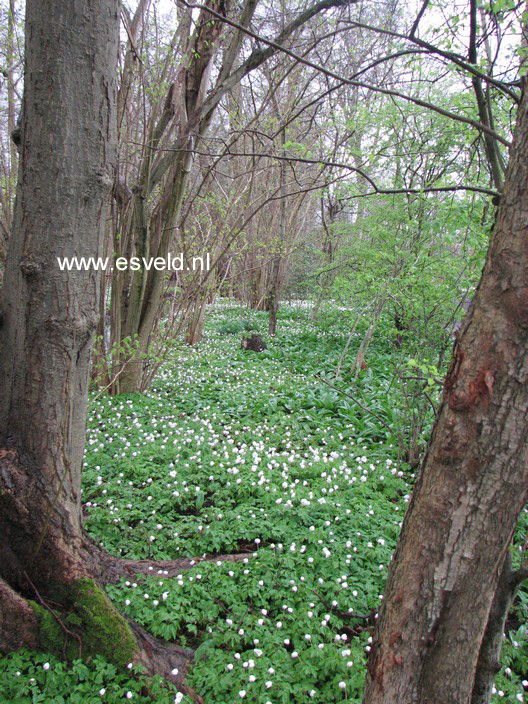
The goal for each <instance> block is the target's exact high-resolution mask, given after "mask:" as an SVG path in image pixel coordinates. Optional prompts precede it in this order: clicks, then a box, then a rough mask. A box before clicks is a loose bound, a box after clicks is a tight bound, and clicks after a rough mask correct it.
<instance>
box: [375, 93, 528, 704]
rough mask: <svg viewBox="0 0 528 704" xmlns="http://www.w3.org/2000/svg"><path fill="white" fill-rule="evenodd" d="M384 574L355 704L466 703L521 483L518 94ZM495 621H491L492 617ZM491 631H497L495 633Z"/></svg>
mask: <svg viewBox="0 0 528 704" xmlns="http://www.w3.org/2000/svg"><path fill="white" fill-rule="evenodd" d="M524 88H525V90H524V96H523V99H522V102H521V105H520V108H519V113H518V119H517V128H516V131H515V136H514V141H513V146H512V150H511V155H510V162H509V165H508V169H507V172H506V178H505V185H504V192H503V195H502V198H501V203H500V207H499V210H498V214H497V219H496V223H495V227H494V231H493V236H492V240H491V244H490V248H489V252H488V255H487V259H486V263H485V266H484V270H483V274H482V278H481V281H480V284H479V287H478V290H477V294H476V298H475V305H474V307H473V310H472V312H471V313H470V315H469V319H468V320H466V321H465V323H464V325H463V328H462V330H461V334H460V336H459V338H458V340H457V342H456V344H455V349H454V354H453V361H452V364H451V368H450V370H449V372H448V374H447V377H446V380H445V384H444V396H443V403H442V406H441V409H440V412H439V415H438V418H437V421H436V423H435V426H434V428H433V433H432V438H431V441H430V445H429V449H428V453H427V456H426V458H425V460H424V465H423V468H422V471H421V475H420V477H419V479H418V481H417V485H416V488H415V491H414V494H413V498H412V500H411V504H410V506H409V510H408V512H407V515H406V517H405V520H404V524H403V529H402V534H401V538H400V542H399V545H398V548H397V550H396V552H395V555H394V558H393V562H392V564H391V568H390V571H389V577H388V582H387V587H386V591H385V596H384V601H383V607H382V609H381V612H380V618H379V625H378V630H377V634H376V637H375V640H374V644H373V647H372V651H371V654H370V658H369V663H368V675H367V683H366V692H365V699H364V701H365V703H366V704H374V703H375V704H382V703H383V704H394V703H395V702H405V704H413V703H415V702H420V703H421V704H425V703H427V704H451V703H452V702H457V704H467V703H468V702H470V701H471V697H472V692H473V688H474V683H475V679H476V672H477V667H478V659H479V653H480V651H481V645H482V642H483V638H484V634H485V631H486V625H487V624H488V619H489V616H490V611H491V607H492V604H493V600H494V596H495V593H496V590H497V586H498V582H499V577H500V575H501V572H502V569H503V565H504V562H505V558H506V556H507V553H508V549H509V545H510V543H511V539H512V535H513V532H514V529H515V524H516V521H517V518H518V515H519V513H520V511H521V509H522V507H523V505H524V504H525V503H526V498H527V486H528V444H527V442H526V421H527V415H528V357H527V355H526V350H527V345H528V307H527V305H526V301H527V300H528V95H527V92H526V84H525V85H524ZM498 622H500V619H498ZM500 627H501V626H500V625H499V628H500Z"/></svg>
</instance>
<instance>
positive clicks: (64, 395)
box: [0, 0, 118, 586]
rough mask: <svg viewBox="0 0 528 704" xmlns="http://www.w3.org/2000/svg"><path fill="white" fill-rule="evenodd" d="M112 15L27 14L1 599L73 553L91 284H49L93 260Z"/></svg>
mask: <svg viewBox="0 0 528 704" xmlns="http://www.w3.org/2000/svg"><path fill="white" fill-rule="evenodd" d="M117 15H118V2H117V0H97V1H94V2H92V3H90V4H89V5H86V3H85V2H83V1H82V0H75V1H72V2H68V3H64V2H62V1H61V0H54V1H53V2H49V3H42V2H38V0H32V1H31V0H30V1H29V2H27V4H26V66H25V92H24V101H23V107H22V121H21V145H20V158H21V169H20V178H19V185H18V191H17V202H16V207H15V220H14V232H13V236H12V238H11V242H10V248H9V252H8V260H7V266H6V274H5V280H4V286H3V290H2V313H3V327H2V330H1V333H0V384H1V386H2V393H1V400H0V445H2V446H4V447H7V448H9V452H8V453H6V452H4V453H3V455H2V460H1V462H2V464H1V474H0V478H1V485H0V486H1V492H0V495H1V499H0V500H1V503H2V510H1V512H0V530H1V531H2V534H3V536H4V538H6V537H7V538H8V539H7V540H6V539H4V540H3V542H2V546H1V548H0V553H1V559H0V564H1V568H0V575H1V576H2V577H4V578H5V579H6V580H7V581H8V582H9V583H10V584H11V585H12V586H21V581H23V577H22V575H23V573H24V571H28V572H32V573H34V574H35V575H37V574H38V575H39V581H41V580H47V579H48V577H49V576H50V575H54V577H55V578H58V579H60V578H62V577H65V578H66V577H68V578H70V579H71V578H72V577H74V576H75V572H76V569H75V567H74V565H75V564H76V563H78V561H79V560H78V557H77V553H78V548H79V543H80V542H82V541H83V538H82V533H81V518H80V487H81V464H82V458H83V451H84V434H85V421H86V408H87V404H86V399H87V382H88V368H89V364H90V353H91V345H92V333H93V331H94V329H95V325H96V321H97V297H98V288H99V286H98V273H97V272H96V271H93V270H92V271H71V272H67V271H61V270H60V268H59V266H58V263H57V257H71V256H78V257H80V256H86V257H89V256H93V255H95V254H96V253H98V252H100V248H101V242H102V226H103V222H104V202H105V200H106V196H107V194H108V193H109V190H110V187H111V185H112V182H113V169H114V151H115V134H114V132H115V130H114V121H115V120H114V103H115V70H116V55H117ZM14 487H18V488H22V487H24V488H25V489H26V490H27V491H28V493H27V494H23V495H20V494H19V495H16V494H14V493H12V489H13V488H14ZM22 498H23V505H20V504H19V503H18V502H19V501H20V500H21V499H22ZM20 512H25V514H24V515H22V514H21V513H20ZM17 516H18V518H17ZM37 571H38V572H37Z"/></svg>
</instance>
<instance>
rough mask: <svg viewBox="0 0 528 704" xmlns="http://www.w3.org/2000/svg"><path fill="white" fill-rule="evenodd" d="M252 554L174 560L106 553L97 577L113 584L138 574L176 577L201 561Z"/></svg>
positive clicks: (220, 559) (103, 581) (238, 559)
mask: <svg viewBox="0 0 528 704" xmlns="http://www.w3.org/2000/svg"><path fill="white" fill-rule="evenodd" d="M253 555H255V552H244V553H235V554H233V555H210V556H207V557H194V558H178V559H176V560H127V559H124V558H119V557H112V556H110V555H106V556H105V558H104V562H103V564H102V568H103V569H102V570H101V574H100V575H98V579H99V580H100V581H101V583H103V584H114V583H115V582H117V581H118V580H119V579H121V578H122V577H134V576H135V575H138V574H145V575H163V576H164V577H176V575H178V574H181V572H186V571H187V570H190V569H192V568H193V567H196V565H198V564H200V563H202V562H241V561H242V560H245V559H248V558H249V557H251V556H253Z"/></svg>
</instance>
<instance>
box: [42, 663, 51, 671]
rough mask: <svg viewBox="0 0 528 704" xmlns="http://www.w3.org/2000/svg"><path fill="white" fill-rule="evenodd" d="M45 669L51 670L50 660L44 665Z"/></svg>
mask: <svg viewBox="0 0 528 704" xmlns="http://www.w3.org/2000/svg"><path fill="white" fill-rule="evenodd" d="M42 669H43V670H49V669H50V664H49V662H45V663H44V665H42Z"/></svg>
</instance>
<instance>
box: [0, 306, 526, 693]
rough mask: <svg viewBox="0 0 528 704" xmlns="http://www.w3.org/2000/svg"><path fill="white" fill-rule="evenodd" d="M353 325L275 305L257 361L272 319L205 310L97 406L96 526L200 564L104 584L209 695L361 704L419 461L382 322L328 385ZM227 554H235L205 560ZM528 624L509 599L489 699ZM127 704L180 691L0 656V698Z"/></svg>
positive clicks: (84, 665) (88, 481) (136, 546)
mask: <svg viewBox="0 0 528 704" xmlns="http://www.w3.org/2000/svg"><path fill="white" fill-rule="evenodd" d="M354 316H355V311H348V310H346V309H344V310H343V309H341V310H339V309H337V308H336V307H330V308H329V309H328V310H327V311H326V312H325V313H324V314H322V315H321V316H320V317H319V318H318V319H317V321H316V322H311V317H310V310H309V308H306V307H303V306H300V305H291V306H286V307H285V308H284V309H283V310H282V311H281V314H280V316H279V325H280V328H279V334H278V336H277V337H276V338H274V339H267V344H268V349H267V350H266V351H264V352H262V353H258V354H256V353H250V352H245V351H244V350H241V349H240V337H241V335H242V334H244V333H245V331H249V330H256V331H257V332H260V333H264V332H265V330H266V322H267V321H266V316H265V315H264V314H261V313H254V312H248V311H247V310H243V311H242V312H241V311H240V310H239V308H238V307H237V306H235V305H230V304H228V303H226V304H224V305H218V306H216V307H213V308H212V310H211V312H210V315H209V318H208V323H207V328H206V332H205V336H204V339H203V341H202V342H201V343H200V345H199V346H198V347H196V348H190V347H189V348H185V349H184V350H183V351H182V348H181V347H179V348H178V349H177V350H176V351H175V352H174V355H173V356H172V357H171V358H169V359H168V360H167V362H166V364H165V366H164V367H163V368H162V369H161V371H160V373H159V375H158V377H157V379H156V381H155V383H154V384H153V386H152V388H151V389H150V390H149V392H148V393H146V394H144V395H140V394H132V395H129V396H119V397H107V396H104V395H97V396H96V395H95V394H94V396H93V398H92V403H91V406H90V417H89V425H88V435H87V449H86V457H85V468H84V474H83V510H84V520H85V526H86V528H87V530H88V531H89V533H90V534H91V535H92V536H93V537H94V538H95V539H96V540H97V541H99V542H100V543H101V544H103V545H104V547H105V548H106V549H107V550H109V551H110V552H112V553H114V554H116V555H120V556H123V557H129V558H147V557H149V558H156V559H168V558H173V557H180V556H182V557H183V556H196V557H201V556H207V557H208V558H210V559H209V560H208V561H205V562H200V563H198V564H197V565H196V567H195V568H194V569H192V570H190V571H189V572H184V573H182V574H181V575H180V576H178V577H177V578H171V579H168V578H166V577H165V576H164V575H163V573H153V574H152V575H151V576H149V577H138V578H137V579H135V580H132V579H129V580H126V581H125V580H123V581H121V582H120V583H119V584H117V585H113V586H109V587H108V593H109V596H110V597H111V599H112V600H113V601H114V603H115V604H116V605H117V606H118V608H119V609H120V610H121V611H122V612H123V613H124V614H125V615H126V616H128V617H130V618H131V619H133V620H134V621H136V622H137V623H139V624H141V625H143V626H144V627H145V628H147V629H148V630H149V631H150V632H151V633H153V634H154V635H156V636H159V637H161V638H164V639H167V640H175V641H177V642H178V643H180V644H181V645H184V646H190V647H192V648H194V649H196V658H195V662H194V664H193V666H192V668H191V671H190V675H189V678H188V683H189V684H190V686H192V687H193V688H194V689H195V690H196V691H197V692H199V693H200V695H201V696H202V697H203V700H204V702H206V704H230V703H232V702H237V701H247V702H255V703H258V704H266V703H267V702H271V703H272V704H282V703H285V702H295V703H296V704H297V703H298V704H303V703H304V702H319V704H328V703H329V702H339V701H348V702H360V701H361V699H362V687H363V680H364V673H365V667H366V658H367V656H368V652H369V648H370V645H369V643H370V630H369V629H370V628H371V626H372V624H373V623H374V622H375V618H376V612H377V608H378V606H379V603H380V599H381V594H382V593H383V586H384V579H385V576H386V573H387V566H388V563H389V561H390V557H391V554H392V551H393V550H394V547H395V545H396V541H397V538H398V533H399V528H400V525H401V521H402V518H403V514H404V512H405V509H406V505H407V501H408V499H409V495H410V493H411V491H412V486H413V481H414V478H415V476H414V474H415V468H414V467H410V466H409V465H407V464H406V463H405V461H404V460H403V458H402V456H401V452H400V447H399V446H398V442H397V433H396V432H395V430H394V429H395V428H397V427H399V425H398V424H399V423H401V422H402V417H403V416H402V406H401V401H400V399H399V393H400V392H399V388H398V386H397V384H395V383H394V379H393V378H392V376H391V372H390V362H391V358H392V356H393V350H392V347H391V342H390V337H389V333H388V331H389V329H390V324H389V322H387V321H386V322H383V321H382V323H381V324H380V326H379V328H378V330H377V332H376V334H375V337H374V339H373V341H372V344H371V347H370V350H369V355H368V369H366V370H364V371H363V372H362V373H361V375H360V377H359V378H358V380H357V381H356V382H354V381H353V374H352V372H351V367H352V361H353V358H354V343H352V345H351V351H350V354H349V357H350V359H349V360H348V358H347V360H348V361H345V363H344V365H343V368H342V372H341V374H340V376H339V379H335V378H334V372H335V368H336V366H337V363H338V360H339V357H340V355H341V352H342V350H343V348H344V346H345V344H346V342H347V338H348V334H349V330H350V329H351V324H350V323H351V320H352V319H353V318H354ZM366 324H367V323H365V325H366ZM363 332H364V329H363V328H362V327H361V325H360V326H358V328H357V333H356V334H357V342H356V344H355V347H356V348H357V346H358V345H359V342H360V340H361V336H362V334H363ZM325 382H328V383H331V384H332V386H329V385H328V383H325ZM332 387H336V388H339V389H343V390H345V391H347V393H348V394H349V395H348V396H346V395H344V394H342V393H340V392H339V391H337V390H336V388H332ZM431 393H433V392H431ZM352 397H353V398H352ZM353 399H356V401H355V400H353ZM357 401H359V403H360V404H361V405H359V404H358V403H357ZM431 412H432V411H431ZM425 440H426V437H425V436H424V438H423V441H424V442H425ZM525 518H526V514H525V516H524V518H523V520H522V521H521V524H520V526H519V528H518V535H517V537H516V550H515V553H514V557H515V556H518V554H519V552H520V551H519V549H518V548H520V547H522V545H523V542H524V536H525V533H526V520H525ZM235 552H236V553H244V552H245V553H247V558H246V559H244V560H243V561H241V562H237V563H230V562H217V561H216V560H215V559H214V556H215V555H222V554H225V553H235ZM527 616H528V602H527V599H526V595H525V594H524V593H521V594H520V595H519V597H518V600H517V605H516V609H515V612H514V613H513V615H512V618H511V619H510V620H509V623H508V629H507V633H506V636H505V638H504V647H503V654H502V669H501V672H500V673H499V675H498V677H497V681H496V688H495V689H496V691H495V693H494V701H495V702H498V701H503V702H517V701H523V691H524V690H525V689H526V688H528V682H527V681H526V680H524V679H523V677H524V676H525V675H524V673H525V672H526V671H527V669H528V668H527V663H528V638H527V630H526V620H527ZM461 666H463V664H462V665H461ZM126 700H131V701H135V702H147V701H152V700H153V701H156V702H159V703H160V704H161V703H162V702H173V701H178V702H179V701H183V702H185V701H190V699H188V698H185V697H183V696H182V695H180V694H178V693H177V691H176V690H175V689H174V688H170V687H167V686H165V685H163V684H162V683H161V682H160V681H159V680H147V679H145V678H144V677H143V675H142V674H141V673H140V672H138V671H137V669H136V668H132V669H131V670H129V669H127V668H124V669H123V671H118V670H117V669H116V668H115V667H114V666H113V665H110V664H109V663H107V662H105V661H104V660H103V659H101V658H97V659H95V660H92V661H82V660H75V661H74V662H73V663H70V664H67V663H63V662H60V661H58V660H57V659H56V658H53V657H52V656H46V655H42V654H39V655H37V654H35V653H29V652H26V651H21V652H19V653H15V654H12V655H10V656H8V657H4V658H1V659H0V701H5V702H21V703H22V702H57V703H59V702H98V701H104V702H117V701H126Z"/></svg>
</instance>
